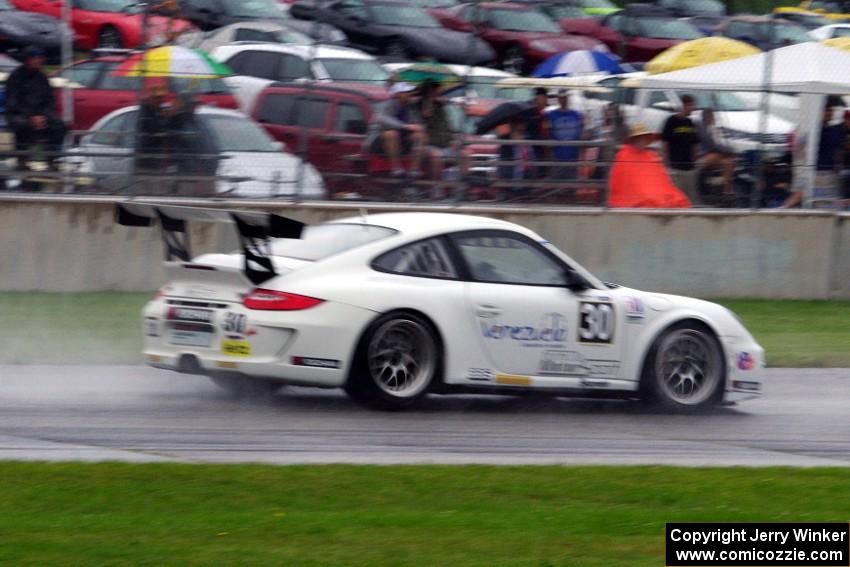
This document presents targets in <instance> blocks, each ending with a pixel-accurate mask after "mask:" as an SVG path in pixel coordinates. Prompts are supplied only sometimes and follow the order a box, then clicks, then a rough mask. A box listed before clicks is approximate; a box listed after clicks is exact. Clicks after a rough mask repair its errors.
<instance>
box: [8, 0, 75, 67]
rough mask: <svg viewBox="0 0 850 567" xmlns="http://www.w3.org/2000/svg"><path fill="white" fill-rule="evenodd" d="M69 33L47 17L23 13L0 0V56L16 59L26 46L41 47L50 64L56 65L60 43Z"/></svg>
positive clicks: (62, 26) (60, 50) (54, 20)
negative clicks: (1, 54) (3, 54)
mask: <svg viewBox="0 0 850 567" xmlns="http://www.w3.org/2000/svg"><path fill="white" fill-rule="evenodd" d="M70 34H71V31H70V30H69V29H68V27H67V26H66V25H65V24H64V23H62V22H61V21H59V20H57V19H56V18H51V17H50V16H47V15H44V14H36V13H33V12H25V11H23V10H19V9H17V8H16V7H15V6H13V5H12V4H11V3H10V2H9V0H0V52H2V53H5V54H7V55H12V56H17V55H18V54H19V52H20V51H21V50H22V49H23V48H24V47H26V46H28V45H35V46H37V47H40V48H41V49H43V50H44V51H45V52H46V53H47V59H48V60H49V61H58V60H59V59H60V55H61V52H62V41H63V39H64V38H66V37H68V35H70Z"/></svg>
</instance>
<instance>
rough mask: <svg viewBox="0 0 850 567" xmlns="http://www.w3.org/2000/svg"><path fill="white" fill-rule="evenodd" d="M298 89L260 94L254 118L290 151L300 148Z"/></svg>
mask: <svg viewBox="0 0 850 567" xmlns="http://www.w3.org/2000/svg"><path fill="white" fill-rule="evenodd" d="M296 100H297V91H293V92H274V93H269V94H264V95H260V99H259V100H258V102H257V108H256V110H255V111H254V118H255V119H256V120H257V122H259V123H260V124H261V125H262V126H263V128H264V129H265V130H266V132H268V133H269V135H270V136H271V137H272V138H274V139H275V140H277V141H278V142H280V143H282V144H284V145H285V146H286V150H287V151H288V152H293V151H295V150H297V149H298V131H299V128H298V127H297V126H296V125H295V101H296Z"/></svg>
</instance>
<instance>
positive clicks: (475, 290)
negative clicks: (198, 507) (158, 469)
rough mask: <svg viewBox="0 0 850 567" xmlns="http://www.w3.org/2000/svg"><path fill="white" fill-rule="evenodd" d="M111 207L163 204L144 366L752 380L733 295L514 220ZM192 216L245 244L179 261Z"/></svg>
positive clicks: (363, 383)
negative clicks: (584, 263) (610, 272)
mask: <svg viewBox="0 0 850 567" xmlns="http://www.w3.org/2000/svg"><path fill="white" fill-rule="evenodd" d="M118 217H119V222H120V223H121V224H125V225H129V226H149V225H151V224H152V220H153V219H159V223H160V225H161V228H162V229H163V234H164V235H165V240H166V250H167V253H168V254H167V261H166V267H167V273H168V277H169V282H168V283H167V284H166V285H165V286H163V287H162V288H161V289H160V290H159V293H158V294H157V296H156V297H155V298H154V299H153V300H152V301H150V302H149V303H148V304H147V305H146V306H145V308H144V335H145V339H144V341H145V347H144V354H145V357H146V360H147V362H148V364H150V365H152V366H156V367H158V368H167V369H170V370H177V371H180V372H186V373H193V374H205V375H208V376H210V377H211V378H212V379H213V380H214V381H215V382H216V383H218V384H220V385H222V386H224V387H226V388H229V389H240V388H246V387H248V386H250V387H252V388H256V387H258V386H263V387H269V388H271V387H277V386H280V385H281V384H297V385H307V386H317V387H321V388H344V389H345V391H346V392H348V394H349V395H350V396H351V397H352V398H354V399H356V400H358V401H360V402H362V403H365V404H367V405H369V406H372V407H376V408H381V409H399V408H405V407H408V406H410V405H411V404H413V403H414V402H416V401H417V400H419V399H421V398H422V397H423V396H425V395H426V394H427V393H429V392H434V393H441V394H442V393H491V394H492V393H504V394H516V393H521V392H523V391H529V390H535V391H541V392H549V393H551V394H553V395H562V396H576V395H579V396H580V395H585V396H587V395H592V396H602V397H640V398H644V399H650V400H653V401H654V402H657V403H659V404H661V405H662V406H665V407H667V408H672V409H686V410H687V409H696V408H703V407H706V406H710V405H712V404H716V403H720V402H729V401H734V400H740V399H744V398H748V397H752V396H755V395H758V394H759V393H760V392H761V377H762V373H763V370H762V369H763V366H764V351H763V350H762V348H761V347H760V346H759V345H758V344H757V343H756V341H755V340H754V339H753V337H752V336H751V335H750V333H749V332H747V330H746V329H745V328H744V326H743V325H742V324H741V322H740V321H739V320H738V319H737V318H736V317H735V315H734V314H733V313H732V312H731V311H729V310H728V309H726V308H724V307H722V306H720V305H717V304H714V303H709V302H706V301H701V300H698V299H691V298H687V297H679V296H673V295H664V294H659V293H648V292H643V291H638V290H634V289H628V288H625V287H620V286H618V285H614V284H606V283H603V282H601V281H599V280H598V279H597V278H595V277H594V276H593V275H592V274H590V273H589V272H587V271H586V270H585V269H584V268H582V267H581V266H579V265H578V264H577V263H576V262H575V261H573V260H572V259H571V258H570V257H569V256H567V255H566V254H564V253H563V252H561V251H560V250H558V249H557V248H555V247H554V246H553V245H552V244H550V243H549V242H547V241H546V239H545V238H542V237H541V236H539V235H537V234H535V233H534V232H532V231H530V230H528V229H526V228H523V227H521V226H518V225H516V224H512V223H509V222H504V221H500V220H494V219H491V218H486V217H478V216H464V215H455V214H437V213H388V214H377V215H369V216H363V217H359V218H350V219H345V220H338V221H332V222H328V223H324V224H320V225H316V226H309V227H304V226H303V225H301V224H300V223H298V222H296V221H292V220H290V219H286V218H283V217H279V216H277V215H273V214H268V213H243V212H227V211H216V210H209V209H187V208H178V207H159V206H154V205H121V206H119V215H118ZM192 219H197V220H217V221H232V222H234V223H235V224H236V226H237V228H238V231H239V233H240V236H241V241H242V243H243V250H242V251H240V252H235V253H230V254H205V255H201V256H198V257H196V258H194V259H192V258H191V255H190V253H189V250H188V246H186V242H185V240H183V238H184V237H183V236H182V235H181V233H183V232H184V231H185V230H186V221H188V220H192ZM280 237H283V238H280Z"/></svg>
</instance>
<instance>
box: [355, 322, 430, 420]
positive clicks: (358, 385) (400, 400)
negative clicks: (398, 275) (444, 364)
mask: <svg viewBox="0 0 850 567" xmlns="http://www.w3.org/2000/svg"><path fill="white" fill-rule="evenodd" d="M439 369H440V348H439V345H438V341H437V338H436V332H435V331H434V329H433V327H432V326H431V324H430V323H429V322H428V321H426V320H424V319H423V318H421V317H419V316H418V315H414V314H412V313H406V312H396V313H388V314H386V315H384V316H382V317H381V318H379V319H378V320H377V321H375V322H374V323H373V324H372V325H370V326H369V329H368V330H367V331H366V333H365V334H364V335H363V338H362V339H361V341H360V344H359V345H358V348H357V352H356V353H355V360H354V364H353V365H352V369H351V373H350V375H349V377H348V382H347V383H346V387H345V389H346V392H348V394H349V395H350V396H351V397H352V398H353V399H355V400H357V401H358V402H360V403H362V404H365V405H367V406H369V407H372V408H376V409H382V410H400V409H404V408H407V407H410V406H411V405H413V404H415V403H416V402H418V401H419V400H421V399H422V398H423V397H425V395H427V393H428V389H429V387H430V386H431V383H432V382H433V381H434V378H435V377H436V376H437V374H438V372H439Z"/></svg>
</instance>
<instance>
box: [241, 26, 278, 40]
mask: <svg viewBox="0 0 850 567" xmlns="http://www.w3.org/2000/svg"><path fill="white" fill-rule="evenodd" d="M233 41H263V42H267V43H275V42H276V41H277V39H276V38H275V35H274V34H273V33H270V32H264V31H261V30H252V29H249V28H240V29H238V30H236V34H235V35H234V37H233Z"/></svg>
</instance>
